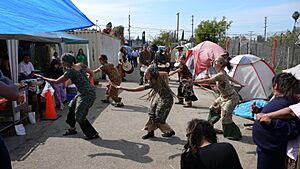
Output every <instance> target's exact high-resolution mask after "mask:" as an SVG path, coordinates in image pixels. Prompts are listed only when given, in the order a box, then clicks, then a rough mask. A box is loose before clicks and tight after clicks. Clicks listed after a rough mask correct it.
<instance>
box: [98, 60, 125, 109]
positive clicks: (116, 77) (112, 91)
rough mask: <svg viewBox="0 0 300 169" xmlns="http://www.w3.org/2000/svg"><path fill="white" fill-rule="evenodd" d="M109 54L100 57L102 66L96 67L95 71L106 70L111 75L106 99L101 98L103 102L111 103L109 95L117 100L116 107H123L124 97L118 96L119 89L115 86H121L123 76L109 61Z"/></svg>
mask: <svg viewBox="0 0 300 169" xmlns="http://www.w3.org/2000/svg"><path fill="white" fill-rule="evenodd" d="M107 60H108V59H107V56H106V55H101V56H100V57H99V62H100V64H101V66H100V67H99V68H97V69H95V70H94V71H93V72H94V73H97V72H99V71H102V72H104V73H105V74H107V76H108V77H109V80H110V82H109V83H108V85H107V86H106V99H103V100H101V101H102V102H103V103H109V97H111V98H112V99H113V101H114V102H115V104H114V106H115V107H122V106H124V104H123V103H122V102H121V100H122V98H121V97H118V89H117V88H116V87H115V86H114V85H117V86H119V85H120V84H121V82H122V78H121V76H120V74H119V72H118V70H117V68H115V67H114V65H113V64H111V63H108V62H107ZM112 84H113V85H112Z"/></svg>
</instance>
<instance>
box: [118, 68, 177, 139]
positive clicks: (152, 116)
mask: <svg viewBox="0 0 300 169" xmlns="http://www.w3.org/2000/svg"><path fill="white" fill-rule="evenodd" d="M145 79H146V80H150V83H149V84H148V85H146V86H139V87H137V88H128V87H122V86H116V87H117V88H118V89H123V90H126V91H130V92H139V91H144V90H147V89H151V90H150V92H149V93H148V94H147V95H148V100H149V101H151V106H150V112H149V120H148V122H147V123H146V125H145V127H144V130H147V131H148V133H147V134H146V135H144V136H143V137H142V138H143V139H149V138H151V137H154V130H156V129H157V128H159V129H160V130H161V131H162V132H163V134H162V136H163V137H171V136H173V135H175V131H174V130H173V129H172V128H171V127H170V126H169V125H168V124H167V123H166V120H167V117H168V115H169V113H170V110H171V108H172V106H173V98H174V97H175V94H174V93H173V92H172V90H171V89H170V87H169V85H168V84H167V83H166V80H164V79H163V77H162V75H160V73H159V71H158V68H157V67H156V66H154V65H151V66H149V68H148V70H147V72H146V74H145Z"/></svg>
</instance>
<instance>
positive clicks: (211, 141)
mask: <svg viewBox="0 0 300 169" xmlns="http://www.w3.org/2000/svg"><path fill="white" fill-rule="evenodd" d="M186 132H187V134H186V137H187V143H186V144H185V145H184V152H183V154H182V155H181V161H180V164H181V169H200V168H201V169H220V168H222V169H241V168H242V166H241V163H240V160H239V157H238V154H237V152H236V151H235V149H234V147H233V146H232V145H231V144H229V143H217V136H216V132H215V130H214V128H213V126H212V125H211V123H209V122H208V121H205V120H200V119H193V120H191V121H189V122H188V126H187V129H186Z"/></svg>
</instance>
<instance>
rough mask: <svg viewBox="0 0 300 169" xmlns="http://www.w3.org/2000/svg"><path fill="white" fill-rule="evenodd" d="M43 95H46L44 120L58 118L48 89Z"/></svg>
mask: <svg viewBox="0 0 300 169" xmlns="http://www.w3.org/2000/svg"><path fill="white" fill-rule="evenodd" d="M45 97H46V112H45V120H56V119H58V116H57V114H56V110H55V106H54V102H53V99H52V95H51V92H50V90H48V91H47V92H46V93H45Z"/></svg>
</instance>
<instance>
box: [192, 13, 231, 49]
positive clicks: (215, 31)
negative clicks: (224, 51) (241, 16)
mask: <svg viewBox="0 0 300 169" xmlns="http://www.w3.org/2000/svg"><path fill="white" fill-rule="evenodd" d="M231 23H232V21H226V17H225V16H223V18H222V20H220V21H217V18H214V19H213V20H206V21H201V22H200V24H199V25H198V26H197V28H196V29H195V40H196V41H195V42H196V43H201V42H203V41H206V40H209V41H212V42H215V43H221V44H223V43H224V44H223V45H225V41H226V37H225V33H226V30H227V29H229V27H230V25H231Z"/></svg>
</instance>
